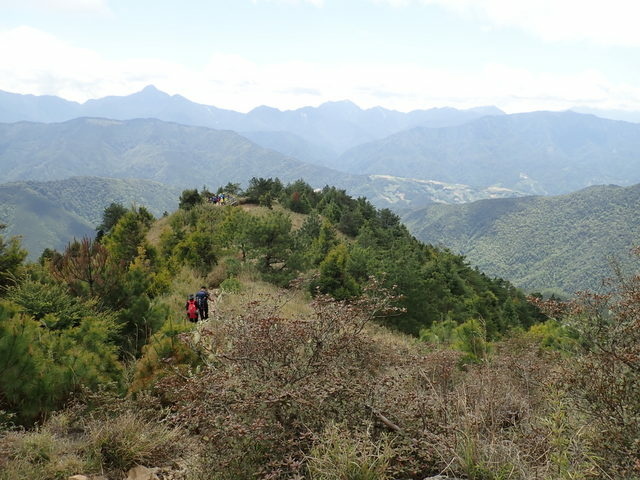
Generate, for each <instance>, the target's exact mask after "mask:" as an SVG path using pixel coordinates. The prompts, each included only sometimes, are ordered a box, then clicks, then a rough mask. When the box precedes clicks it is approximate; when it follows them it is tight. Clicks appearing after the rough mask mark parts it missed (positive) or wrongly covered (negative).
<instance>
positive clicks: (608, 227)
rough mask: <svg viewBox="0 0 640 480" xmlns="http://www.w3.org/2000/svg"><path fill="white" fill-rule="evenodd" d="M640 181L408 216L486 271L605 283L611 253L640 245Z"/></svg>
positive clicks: (525, 278) (526, 282)
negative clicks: (638, 183)
mask: <svg viewBox="0 0 640 480" xmlns="http://www.w3.org/2000/svg"><path fill="white" fill-rule="evenodd" d="M639 207H640V185H634V186H631V187H618V186H614V185H610V186H596V187H590V188H586V189H584V190H581V191H578V192H575V193H571V194H568V195H562V196H554V197H524V198H509V199H495V200H481V201H478V202H474V203H470V204H466V205H432V206H428V207H426V208H424V209H421V210H418V211H415V212H412V213H409V214H407V215H405V216H404V218H403V220H404V222H405V223H406V224H407V226H408V227H409V229H410V230H411V231H412V232H413V233H414V234H415V235H416V236H417V237H418V238H420V239H421V240H422V241H424V242H427V243H433V244H438V245H440V244H441V245H446V246H447V247H449V248H451V249H452V250H453V251H454V252H458V253H461V254H463V255H465V257H466V258H467V259H468V260H469V261H470V262H471V263H472V264H473V265H477V266H478V267H479V268H480V269H481V270H482V271H484V272H487V273H488V274H490V275H495V276H499V277H502V278H506V279H509V280H510V281H512V282H513V283H515V284H516V285H518V286H520V287H524V288H527V289H537V290H539V289H545V288H560V289H562V290H564V291H565V292H568V293H572V292H574V291H576V290H582V289H586V288H591V289H597V288H599V286H600V285H601V280H602V279H603V278H605V277H608V276H610V275H611V274H612V270H611V263H610V260H611V259H612V258H616V259H619V260H620V261H622V262H623V263H625V264H626V263H627V262H628V260H629V252H630V250H631V248H632V247H634V246H638V245H639V244H640V208H639Z"/></svg>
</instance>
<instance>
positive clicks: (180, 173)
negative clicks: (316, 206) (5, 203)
mask: <svg viewBox="0 0 640 480" xmlns="http://www.w3.org/2000/svg"><path fill="white" fill-rule="evenodd" d="M0 143H1V144H2V145H3V148H2V151H1V152H0V168H1V171H0V181H4V182H7V181H15V180H60V179H64V178H67V177H71V176H78V175H89V176H103V177H116V178H143V179H149V180H155V181H158V182H162V183H166V184H169V185H178V186H182V187H184V186H188V185H193V183H194V182H196V183H199V184H208V185H224V184H225V183H227V182H230V181H233V182H246V181H248V180H249V179H250V178H251V177H252V176H265V177H271V176H281V177H282V178H284V179H286V180H295V179H297V178H315V179H316V180H317V181H318V182H319V183H320V184H321V185H323V184H325V183H332V180H335V179H336V178H338V177H340V174H339V173H338V172H335V171H331V170H329V169H325V168H322V167H315V166H312V165H310V164H305V163H302V162H300V161H298V160H294V159H293V158H290V157H286V156H284V155H282V154H280V153H277V152H275V151H273V150H267V149H264V148H261V147H258V146H257V145H255V144H253V143H251V142H250V141H249V140H247V139H246V138H244V137H241V136H240V135H238V134H236V133H234V132H230V131H220V130H212V129H209V128H203V127H191V126H185V125H178V124H175V123H167V122H162V121H160V120H153V119H139V120H130V121H119V120H107V119H96V118H81V119H76V120H70V121H68V122H64V123H56V124H41V123H27V122H20V123H14V124H1V125H0Z"/></svg>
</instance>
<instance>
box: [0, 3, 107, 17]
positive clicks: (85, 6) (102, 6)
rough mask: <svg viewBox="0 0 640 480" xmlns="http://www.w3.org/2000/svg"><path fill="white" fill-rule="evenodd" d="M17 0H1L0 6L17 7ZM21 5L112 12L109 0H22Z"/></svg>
mask: <svg viewBox="0 0 640 480" xmlns="http://www.w3.org/2000/svg"><path fill="white" fill-rule="evenodd" d="M16 6H18V2H16V1H15V0H0V7H2V8H8V7H16ZM19 6H20V7H28V8H34V9H39V10H48V11H62V12H83V13H100V14H105V13H110V12H111V10H110V9H109V5H108V0H21V1H20V2H19Z"/></svg>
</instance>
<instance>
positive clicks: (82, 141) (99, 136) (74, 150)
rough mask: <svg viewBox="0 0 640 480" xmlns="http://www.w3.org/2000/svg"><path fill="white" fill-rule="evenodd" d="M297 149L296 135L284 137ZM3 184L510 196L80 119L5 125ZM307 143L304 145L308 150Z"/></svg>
mask: <svg viewBox="0 0 640 480" xmlns="http://www.w3.org/2000/svg"><path fill="white" fill-rule="evenodd" d="M283 137H284V138H289V139H290V140H291V147H292V148H293V149H295V148H296V145H299V143H296V137H295V136H292V135H289V134H283ZM0 145H2V148H0V182H7V181H16V180H39V181H47V180H58V179H64V178H68V177H71V176H87V175H91V176H104V177H118V178H142V179H150V180H155V181H158V182H162V183H164V184H167V185H173V186H179V187H181V188H184V187H186V186H190V185H193V183H194V182H197V183H199V184H200V185H202V184H206V185H209V186H211V185H225V184H226V183H228V182H233V183H240V184H241V185H246V184H247V182H248V181H249V179H250V178H251V177H254V176H255V177H278V178H282V179H283V180H285V181H294V180H297V179H299V178H302V179H305V180H306V181H308V182H309V183H311V184H312V185H313V186H314V187H317V188H322V187H324V186H325V185H336V186H339V187H341V188H345V189H347V190H348V191H349V192H350V193H351V194H352V195H357V196H366V197H367V198H369V199H370V200H371V201H372V202H373V203H374V204H375V205H377V206H379V207H387V206H389V207H393V208H395V209H397V210H401V209H406V208H411V207H413V206H424V205H426V204H428V203H431V202H434V201H435V202H445V203H448V202H460V201H469V200H475V199H478V198H492V197H495V196H513V195H517V194H518V193H517V192H514V191H509V190H506V189H502V190H500V189H490V190H484V189H478V188H471V187H468V186H466V185H446V184H443V183H442V182H439V183H438V182H424V181H414V180H412V179H402V178H392V177H390V176H385V177H381V176H377V177H372V176H367V175H353V174H346V173H342V172H339V171H337V170H331V169H328V168H324V167H319V166H316V165H312V164H309V163H303V162H300V161H299V160H296V159H294V158H292V157H289V156H285V155H283V154H281V153H278V152H276V151H274V150H269V149H265V148H261V147H259V146H258V145H256V144H254V143H252V142H250V141H249V140H247V139H246V138H244V137H242V136H240V135H238V134H236V133H234V132H229V131H219V130H212V129H209V128H203V127H190V126H185V125H178V124H175V123H167V122H162V121H159V120H153V119H138V120H131V121H119V120H107V119H95V118H83V119H76V120H71V121H68V122H64V123H54V124H43V123H28V122H21V123H15V124H0ZM303 145H304V144H303Z"/></svg>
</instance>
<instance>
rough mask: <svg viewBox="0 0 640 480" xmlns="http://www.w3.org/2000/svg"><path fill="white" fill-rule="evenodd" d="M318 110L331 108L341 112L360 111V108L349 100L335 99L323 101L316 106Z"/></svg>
mask: <svg viewBox="0 0 640 480" xmlns="http://www.w3.org/2000/svg"><path fill="white" fill-rule="evenodd" d="M318 109H319V110H332V111H343V112H360V111H362V109H361V108H360V107H359V106H358V105H356V104H355V103H353V102H352V101H351V100H337V101H332V102H324V103H323V104H321V105H320V106H319V107H318Z"/></svg>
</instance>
